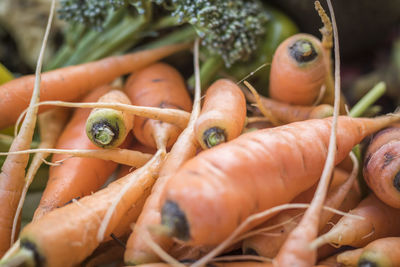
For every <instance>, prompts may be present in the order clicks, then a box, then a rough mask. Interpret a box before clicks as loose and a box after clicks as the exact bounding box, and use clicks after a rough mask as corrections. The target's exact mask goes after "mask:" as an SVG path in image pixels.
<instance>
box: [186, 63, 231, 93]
mask: <svg viewBox="0 0 400 267" xmlns="http://www.w3.org/2000/svg"><path fill="white" fill-rule="evenodd" d="M223 66H224V61H223V60H222V58H221V57H220V56H219V55H216V56H211V57H208V58H207V59H206V61H205V62H203V64H202V66H201V69H200V77H201V88H202V89H203V90H202V91H204V90H206V89H207V86H208V85H209V84H210V83H211V81H212V80H213V79H214V78H215V76H216V74H217V73H218V71H219V70H220V69H221V68H222V67H223ZM194 83H195V77H194V75H192V76H191V77H190V78H189V80H188V85H189V88H194Z"/></svg>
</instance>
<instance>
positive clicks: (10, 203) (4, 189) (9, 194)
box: [0, 0, 55, 257]
mask: <svg viewBox="0 0 400 267" xmlns="http://www.w3.org/2000/svg"><path fill="white" fill-rule="evenodd" d="M54 7H55V0H53V1H52V2H51V7H50V15H49V19H48V22H47V26H46V31H45V35H44V38H43V42H42V47H41V49H40V53H39V58H38V62H37V66H36V71H35V77H34V89H33V92H32V97H31V98H30V101H29V100H28V101H27V104H26V106H28V102H29V108H28V111H27V113H26V116H25V119H24V121H23V123H22V126H21V130H20V132H19V133H18V135H17V136H16V137H15V138H14V141H13V142H12V144H11V148H10V151H18V150H23V149H27V148H29V147H30V145H31V142H32V137H33V132H34V129H35V124H36V116H37V112H38V108H36V107H34V105H35V104H36V103H37V102H39V99H40V80H41V76H40V72H41V69H42V63H43V55H44V50H45V48H46V42H47V38H48V36H49V32H50V27H51V23H52V19H53V14H54ZM0 99H1V100H0V103H2V101H4V99H3V97H0ZM2 111H3V112H5V110H2ZM4 114H7V113H6V112H5V113H4ZM9 114H10V113H9ZM10 115H11V114H10ZM1 117H2V118H6V117H8V115H7V116H1ZM28 159H29V156H28V155H27V154H26V155H10V156H7V158H6V160H5V162H4V164H3V166H2V168H1V172H0V192H1V193H0V205H1V206H2V208H1V209H0V218H1V220H0V257H2V256H3V254H4V253H5V252H6V250H7V249H8V248H9V247H10V245H12V244H11V242H10V241H11V231H12V225H13V218H14V216H15V213H16V209H17V206H18V202H19V198H20V196H21V193H22V190H23V187H24V182H25V179H24V178H25V168H26V166H27V164H28Z"/></svg>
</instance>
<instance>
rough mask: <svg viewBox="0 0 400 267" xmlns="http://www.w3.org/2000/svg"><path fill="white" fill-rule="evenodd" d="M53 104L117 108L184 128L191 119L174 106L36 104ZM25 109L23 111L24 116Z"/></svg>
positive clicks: (39, 104)
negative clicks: (173, 107)
mask: <svg viewBox="0 0 400 267" xmlns="http://www.w3.org/2000/svg"><path fill="white" fill-rule="evenodd" d="M43 105H52V106H59V107H70V108H110V109H115V110H120V111H124V112H126V113H128V114H133V115H136V116H141V117H145V118H149V119H154V120H160V121H163V122H168V123H171V124H174V125H176V126H178V127H179V128H182V129H184V128H185V127H186V125H187V123H188V121H189V117H190V113H189V112H187V111H184V110H180V109H172V108H156V107H144V106H135V105H128V104H122V103H100V102H93V103H73V102H64V101H42V102H40V103H38V104H36V106H43ZM24 113H25V111H24V112H23V113H21V116H23V115H24Z"/></svg>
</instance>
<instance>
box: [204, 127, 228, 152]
mask: <svg viewBox="0 0 400 267" xmlns="http://www.w3.org/2000/svg"><path fill="white" fill-rule="evenodd" d="M203 141H204V143H205V144H206V146H207V147H208V148H211V147H213V146H216V145H219V144H221V143H224V142H225V141H226V133H225V131H224V130H223V129H221V128H219V127H212V128H210V129H208V130H207V131H205V132H204V133H203Z"/></svg>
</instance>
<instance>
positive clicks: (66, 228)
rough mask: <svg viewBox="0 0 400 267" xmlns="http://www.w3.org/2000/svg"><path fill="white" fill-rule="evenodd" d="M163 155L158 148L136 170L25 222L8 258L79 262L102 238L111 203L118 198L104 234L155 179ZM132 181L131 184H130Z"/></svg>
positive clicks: (41, 263) (46, 263)
mask: <svg viewBox="0 0 400 267" xmlns="http://www.w3.org/2000/svg"><path fill="white" fill-rule="evenodd" d="M163 155H164V153H163V152H162V151H161V150H159V151H158V152H157V153H156V155H155V156H154V157H153V158H152V159H151V160H150V161H149V162H147V163H146V165H144V166H143V167H141V168H140V169H137V170H136V171H135V172H132V173H131V174H129V175H127V176H125V177H123V178H121V179H118V180H116V181H114V182H112V183H111V184H109V185H108V186H107V187H106V188H104V189H102V190H99V191H97V192H96V193H94V194H92V195H89V196H86V197H83V198H81V199H79V200H76V201H73V202H72V203H71V204H69V205H66V206H63V207H61V208H58V209H55V210H53V211H51V212H48V213H46V214H45V215H43V216H42V217H41V218H40V219H39V220H36V221H33V222H31V223H30V224H28V225H27V226H26V227H25V228H24V229H23V230H22V232H21V234H20V248H19V249H18V251H17V252H16V253H15V254H14V255H13V256H12V257H11V258H9V259H8V260H9V261H12V260H15V259H20V260H21V262H23V263H25V264H27V263H29V264H30V265H29V266H64V267H68V266H75V265H76V264H78V263H80V262H82V261H83V260H84V259H85V258H86V257H87V256H89V255H90V254H91V253H92V252H93V251H94V250H95V249H96V247H97V246H98V245H99V244H100V242H101V241H102V240H101V239H100V240H99V239H98V238H97V236H96V235H97V234H98V231H99V229H100V228H101V224H102V219H104V217H105V216H106V214H107V211H108V210H109V209H110V207H112V205H113V203H114V202H115V201H117V206H116V209H115V212H114V213H113V217H112V219H111V221H110V222H109V223H108V224H107V227H106V231H105V235H106V236H108V235H110V234H111V233H112V231H113V229H114V228H115V226H116V225H117V224H118V222H119V221H120V219H121V217H123V216H124V215H125V213H126V211H127V210H128V209H129V208H130V207H131V205H132V203H135V201H136V200H137V199H139V198H140V197H141V196H142V195H143V191H144V190H145V189H146V188H148V187H150V186H151V184H152V183H153V182H154V179H155V178H156V176H157V173H158V168H159V166H160V165H161V162H162V160H163V157H164V156H163ZM132 183H134V186H129V185H132ZM127 185H128V187H127ZM125 188H126V189H128V190H127V191H126V194H124V195H123V201H120V196H119V193H120V192H121V191H123V190H124V189H125ZM8 260H7V261H8Z"/></svg>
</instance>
